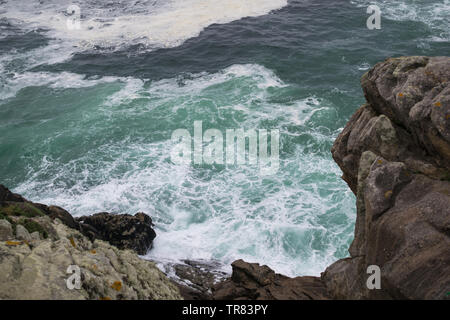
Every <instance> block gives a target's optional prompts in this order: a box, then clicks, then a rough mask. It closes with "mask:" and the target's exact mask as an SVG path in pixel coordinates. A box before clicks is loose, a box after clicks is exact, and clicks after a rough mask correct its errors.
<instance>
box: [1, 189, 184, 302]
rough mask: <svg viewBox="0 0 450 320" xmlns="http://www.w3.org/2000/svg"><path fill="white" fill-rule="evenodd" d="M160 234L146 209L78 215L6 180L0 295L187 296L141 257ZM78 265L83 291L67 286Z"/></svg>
mask: <svg viewBox="0 0 450 320" xmlns="http://www.w3.org/2000/svg"><path fill="white" fill-rule="evenodd" d="M154 238H155V232H154V230H153V229H152V221H151V219H150V217H148V216H147V215H145V214H144V213H138V214H136V215H135V216H131V215H113V214H108V213H99V214H96V215H93V216H89V217H82V218H79V219H74V218H73V217H72V216H71V215H70V214H69V213H68V212H67V211H65V210H64V209H62V208H59V207H55V206H46V205H42V204H39V203H32V202H30V201H27V200H26V199H24V198H23V197H22V196H20V195H17V194H14V193H12V192H10V191H9V190H8V189H7V188H6V187H4V186H2V185H0V299H14V300H16V299H58V300H60V299H70V300H72V299H103V300H110V299H112V300H116V299H126V300H129V299H182V297H181V295H180V293H179V289H178V287H177V286H176V285H175V284H174V283H173V282H172V281H171V280H169V279H168V278H167V277H166V276H165V275H164V274H163V273H162V272H161V271H160V270H159V269H158V268H157V267H156V266H155V264H154V263H153V262H150V261H146V260H143V259H141V258H139V256H138V254H145V253H146V252H147V251H148V249H150V248H151V245H152V241H153V239H154ZM72 265H76V266H78V267H79V268H80V275H81V282H80V283H81V288H80V289H79V290H77V289H74V288H72V289H69V287H68V286H67V282H66V281H67V279H68V278H69V277H70V276H71V274H70V273H67V269H68V267H69V266H72ZM72 272H73V271H72Z"/></svg>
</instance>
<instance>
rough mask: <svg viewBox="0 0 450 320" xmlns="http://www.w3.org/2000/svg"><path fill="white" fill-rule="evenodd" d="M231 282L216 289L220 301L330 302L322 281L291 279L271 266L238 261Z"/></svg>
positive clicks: (308, 278)
mask: <svg viewBox="0 0 450 320" xmlns="http://www.w3.org/2000/svg"><path fill="white" fill-rule="evenodd" d="M231 266H232V267H233V274H232V276H231V278H230V279H228V280H226V281H224V282H221V283H219V284H217V285H216V286H215V287H213V298H214V299H216V300H246V299H250V300H326V299H328V298H329V296H328V293H327V288H326V287H325V285H324V283H323V282H322V281H321V279H320V278H318V277H297V278H289V277H286V276H283V275H281V274H277V273H275V272H274V271H273V270H272V269H270V268H269V267H268V266H260V265H259V264H257V263H247V262H245V261H243V260H237V261H235V262H233V263H232V265H231Z"/></svg>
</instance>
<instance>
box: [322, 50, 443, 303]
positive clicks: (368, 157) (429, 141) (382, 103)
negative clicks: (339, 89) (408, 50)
mask: <svg viewBox="0 0 450 320" xmlns="http://www.w3.org/2000/svg"><path fill="white" fill-rule="evenodd" d="M361 82H362V87H363V90H364V94H365V96H366V99H367V104H365V105H363V106H362V107H361V108H360V109H359V110H358V111H357V112H356V113H355V114H354V115H353V117H352V118H351V120H350V121H349V122H348V124H347V126H346V127H345V129H344V131H343V132H342V133H341V134H340V136H339V137H338V138H337V140H336V142H335V144H334V146H333V149H332V154H333V157H334V159H335V160H336V162H337V163H338V164H339V166H340V167H341V169H342V171H343V173H344V175H343V178H344V180H345V181H346V182H347V183H348V185H349V186H350V188H351V189H352V190H353V192H354V193H355V194H356V196H357V220H356V226H355V239H354V241H353V243H352V245H351V247H350V250H349V252H350V258H348V259H343V260H340V261H338V262H336V263H334V264H333V265H331V266H330V267H328V268H327V270H326V271H325V272H324V273H323V274H322V279H323V281H324V282H325V284H326V286H327V287H328V290H329V292H330V294H331V295H332V297H333V298H338V299H448V298H449V297H448V294H447V293H448V292H449V291H450V58H448V57H433V58H428V57H402V58H393V59H388V60H386V61H384V62H382V63H379V64H377V65H376V66H375V67H374V68H373V69H371V70H370V71H369V72H368V73H366V74H365V75H364V76H363V78H362V81H361ZM370 265H377V266H379V267H380V268H381V290H368V289H367V286H366V281H367V277H368V275H367V273H366V270H367V267H368V266H370Z"/></svg>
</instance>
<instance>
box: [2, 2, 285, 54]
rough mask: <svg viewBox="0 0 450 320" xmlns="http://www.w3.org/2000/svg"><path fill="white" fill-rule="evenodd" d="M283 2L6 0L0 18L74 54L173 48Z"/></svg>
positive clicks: (276, 6) (259, 13) (263, 12)
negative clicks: (72, 8)
mask: <svg viewBox="0 0 450 320" xmlns="http://www.w3.org/2000/svg"><path fill="white" fill-rule="evenodd" d="M70 4H73V5H77V6H78V7H79V8H80V11H81V19H80V22H81V23H80V27H81V28H80V29H76V28H74V29H73V30H70V29H69V28H68V27H67V19H68V17H69V16H68V15H67V13H66V10H67V8H68V7H69V5H70ZM286 4H287V0H208V1H205V0H176V1H174V0H171V1H166V0H165V1H158V0H146V1H131V3H130V1H129V0H115V1H113V2H111V1H108V2H105V1H102V0H94V1H92V0H83V1H73V2H72V3H66V2H64V1H60V0H53V1H45V2H44V3H43V2H42V1H38V0H27V1H20V2H18V1H14V0H9V1H6V4H4V8H5V9H4V10H3V13H2V12H1V11H0V17H5V18H8V19H12V20H16V21H18V22H20V23H21V24H25V25H26V26H28V27H29V28H44V29H48V30H49V31H50V35H52V36H54V37H56V38H58V39H65V40H69V41H71V42H73V43H74V44H76V45H77V46H79V47H80V48H83V49H86V48H89V47H92V46H103V47H120V46H122V45H124V44H125V45H130V44H133V43H140V44H145V45H147V46H149V47H174V46H177V45H180V44H181V43H182V42H184V41H185V40H187V39H189V38H192V37H195V36H198V34H199V33H200V32H201V31H202V30H203V29H204V28H206V27H207V26H209V25H211V24H214V23H219V24H223V23H228V22H231V21H234V20H238V19H241V18H243V17H254V16H260V15H264V14H267V13H269V12H270V11H272V10H275V9H279V8H282V7H283V6H285V5H286Z"/></svg>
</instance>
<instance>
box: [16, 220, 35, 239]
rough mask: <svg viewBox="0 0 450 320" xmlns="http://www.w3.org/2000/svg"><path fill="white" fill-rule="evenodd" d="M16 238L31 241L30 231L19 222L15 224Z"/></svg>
mask: <svg viewBox="0 0 450 320" xmlns="http://www.w3.org/2000/svg"><path fill="white" fill-rule="evenodd" d="M16 239H18V240H24V241H31V236H30V233H29V232H28V230H27V229H25V227H24V226H22V225H21V224H18V225H17V226H16Z"/></svg>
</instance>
